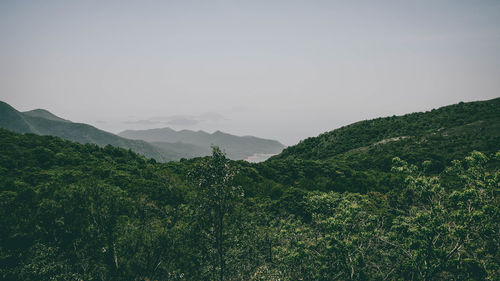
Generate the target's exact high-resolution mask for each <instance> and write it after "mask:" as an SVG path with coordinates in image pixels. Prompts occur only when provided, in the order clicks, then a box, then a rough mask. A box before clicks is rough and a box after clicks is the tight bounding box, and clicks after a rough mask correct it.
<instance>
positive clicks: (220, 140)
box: [118, 128, 284, 160]
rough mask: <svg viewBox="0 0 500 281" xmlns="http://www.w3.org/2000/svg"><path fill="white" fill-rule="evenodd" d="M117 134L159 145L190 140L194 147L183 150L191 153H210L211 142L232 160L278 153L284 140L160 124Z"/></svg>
mask: <svg viewBox="0 0 500 281" xmlns="http://www.w3.org/2000/svg"><path fill="white" fill-rule="evenodd" d="M118 135H119V136H121V137H125V138H129V139H136V140H144V141H147V142H151V143H154V144H155V145H158V146H160V147H166V146H169V145H171V144H172V143H184V144H189V145H192V146H196V147H197V148H196V149H192V150H188V151H186V153H191V154H192V155H194V156H205V155H209V154H210V146H212V145H216V146H219V147H220V148H221V149H223V150H224V151H225V152H226V154H227V157H228V158H230V159H233V160H240V159H246V158H248V157H251V156H254V155H257V154H267V155H271V154H277V153H280V152H281V151H282V150H283V148H284V145H283V144H281V143H279V142H278V141H275V140H269V139H262V138H257V137H252V136H235V135H231V134H227V133H223V132H221V131H216V132H214V133H213V134H210V133H207V132H204V131H190V130H181V131H175V130H173V129H170V128H161V129H150V130H127V131H123V132H121V133H119V134H118ZM168 143H169V144H168ZM186 158H188V157H186Z"/></svg>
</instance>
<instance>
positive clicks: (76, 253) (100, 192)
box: [0, 99, 500, 281]
mask: <svg viewBox="0 0 500 281" xmlns="http://www.w3.org/2000/svg"><path fill="white" fill-rule="evenodd" d="M490 105H493V107H491V106H490ZM494 106H496V108H498V99H496V100H492V101H487V102H480V103H471V104H459V105H455V106H451V107H447V108H444V109H439V110H435V111H431V112H430V113H429V112H428V113H422V114H416V115H418V116H421V117H422V118H423V119H428V118H427V117H425V116H427V115H426V114H435V113H433V112H436V111H440V112H441V114H438V115H433V116H432V118H434V119H439V118H440V116H441V115H445V116H447V117H446V118H445V117H442V118H445V119H446V120H448V119H449V120H456V122H455V123H453V122H452V121H450V122H449V124H451V125H449V126H445V127H444V129H441V130H439V129H440V128H441V127H439V126H438V125H436V127H439V128H437V129H436V130H434V129H426V130H423V131H422V132H421V133H418V132H417V131H418V130H417V129H414V130H408V129H406V128H404V127H405V126H401V127H397V128H399V129H397V128H396V127H395V129H394V130H395V131H397V132H391V131H389V130H385V129H384V126H382V125H380V126H379V127H377V128H379V129H380V130H382V131H383V132H385V133H377V132H378V131H377V130H378V129H377V130H375V131H373V132H369V133H367V134H368V135H372V134H373V135H377V136H376V137H368V136H366V137H361V136H363V135H364V134H365V133H366V132H367V130H366V128H364V127H363V128H360V129H359V130H360V131H359V132H358V131H356V130H354V131H352V134H351V133H350V134H351V136H352V139H353V144H352V145H351V144H345V148H342V149H341V148H338V149H336V148H333V146H331V145H330V144H329V143H328V141H327V138H326V139H325V141H324V143H322V142H320V141H319V139H323V138H324V137H325V135H322V136H320V137H319V138H318V139H314V138H313V139H309V140H307V141H304V142H303V143H301V144H299V145H298V146H297V147H298V148H295V147H292V148H290V149H287V152H286V153H284V155H280V156H278V157H275V158H273V159H271V160H269V161H266V162H264V163H258V164H250V163H247V162H244V161H231V160H228V159H226V157H225V156H224V154H223V153H222V152H221V151H220V150H219V149H214V150H213V152H212V156H211V157H204V158H196V159H191V160H183V161H180V162H170V163H166V164H164V163H157V162H156V161H155V160H151V159H147V158H145V157H143V156H140V155H138V154H136V153H134V152H132V151H130V150H125V149H122V148H116V147H112V146H106V147H99V146H97V145H92V144H85V145H83V144H78V143H74V142H70V141H66V140H63V139H60V138H58V137H51V136H39V135H35V134H24V135H22V134H17V133H14V132H10V131H7V130H4V129H0V221H1V223H2V227H1V228H0V279H1V280H12V281H16V280H498V276H500V235H499V234H500V202H499V198H500V197H499V195H500V142H498V141H497V140H498V134H499V130H498V122H495V120H497V119H498V111H494V109H495V108H494ZM471 107H472V108H476V110H472V109H470V108H471ZM453 108H455V109H453ZM459 108H462V109H464V110H465V109H467V108H468V109H467V110H465V111H455V110H458V109H459ZM453 112H455V113H453ZM458 112H461V113H460V114H458ZM454 115H456V116H454ZM408 116H412V115H408ZM408 116H403V117H395V118H392V119H391V120H393V119H395V120H397V119H398V118H403V119H405V118H409V117H408ZM471 116H472V117H471ZM473 116H476V117H473ZM432 118H429V119H432ZM381 120H385V121H381ZM460 120H462V121H460ZM369 122H375V123H377V122H389V119H387V120H386V119H377V120H374V121H363V122H361V123H357V124H354V125H353V126H360V125H359V124H365V125H363V126H368V125H369V124H370V123H369ZM408 122H409V123H408V126H413V125H412V124H413V123H412V122H410V121H408ZM436 122H437V121H436ZM447 122H448V121H443V122H442V123H439V122H437V123H439V124H444V125H446V124H448V123H447ZM389 123H390V122H389ZM396 123H397V122H396ZM426 126H427V125H426ZM429 126H430V125H429ZM417 127H418V126H417ZM348 128H349V127H345V128H344V129H341V130H348ZM433 128H434V127H433ZM349 130H352V128H351V129H349ZM398 130H399V131H398ZM354 132H357V133H354ZM434 133H435V134H434ZM328 134H331V135H335V134H340V133H339V132H335V131H333V132H331V133H328ZM328 134H327V135H328ZM356 136H359V137H356ZM403 136H405V137H406V138H402V137H403ZM396 137H400V138H399V139H394V140H387V139H388V138H396ZM343 138H344V140H345V141H349V139H350V138H348V137H347V136H343ZM358 138H359V139H362V138H366V139H367V140H366V141H365V140H359V139H358ZM334 139H335V138H332V139H331V140H329V141H333V140H334ZM368 139H369V141H368ZM383 140H386V141H383ZM312 143H315V144H319V143H322V144H323V145H316V146H314V147H316V149H317V151H320V150H322V149H326V148H328V150H330V149H331V150H332V151H335V152H332V153H331V154H329V155H328V157H323V154H321V153H319V152H318V153H319V154H314V153H311V154H307V152H306V151H307V150H308V149H312V146H311V148H309V147H308V148H307V149H306V148H304V146H305V145H306V144H312ZM300 147H302V148H301V149H302V150H301V149H299V148H300ZM299 151H302V152H300V153H299ZM292 152H293V153H292ZM315 153H316V152H315ZM314 155H316V156H314Z"/></svg>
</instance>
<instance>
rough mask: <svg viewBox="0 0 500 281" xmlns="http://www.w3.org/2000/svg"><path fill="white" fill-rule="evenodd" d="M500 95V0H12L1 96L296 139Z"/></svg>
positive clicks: (6, 8)
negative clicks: (364, 120)
mask: <svg viewBox="0 0 500 281" xmlns="http://www.w3.org/2000/svg"><path fill="white" fill-rule="evenodd" d="M498 96H500V1H498V0H495V1H480V0H477V1H470V0H464V1H459V0H455V1H445V0H430V1H423V0H415V1H403V0H396V1H333V0H330V1H312V0H304V1H292V0H287V1H272V0H265V1H256V0H248V1H235V0H231V1H208V0H205V1H189V0H184V1H123V0H120V1H102V0H101V1H70V0H64V1H42V0H39V1H26V0H23V1H18V0H15V1H8V0H1V1H0V100H3V101H5V102H7V103H9V104H11V105H12V106H14V107H15V108H17V109H18V110H22V111H24V110H30V109H34V108H44V109H48V110H49V111H51V112H53V113H55V114H56V115H59V116H60V117H63V118H66V119H69V120H72V121H75V122H84V123H89V124H92V125H95V126H97V127H99V128H101V129H105V130H108V131H111V132H115V133H116V132H119V131H121V130H123V129H127V128H136V129H137V128H154V127H166V126H169V127H173V128H176V129H182V128H187V129H204V130H208V131H214V130H217V129H219V130H222V131H226V132H229V133H233V134H238V135H255V136H260V137H267V138H274V139H278V140H280V141H282V142H283V143H284V144H287V145H290V144H294V143H296V142H297V141H299V140H300V139H303V138H306V137H308V136H315V135H318V134H319V133H322V132H325V131H329V130H332V129H334V128H337V127H339V126H342V125H346V124H349V123H351V122H355V121H359V120H363V119H368V118H373V117H379V116H388V115H393V114H403V113H407V112H413V111H422V110H428V109H431V108H434V107H439V106H443V105H447V104H452V103H457V102H459V101H473V100H484V99H490V98H495V97H498Z"/></svg>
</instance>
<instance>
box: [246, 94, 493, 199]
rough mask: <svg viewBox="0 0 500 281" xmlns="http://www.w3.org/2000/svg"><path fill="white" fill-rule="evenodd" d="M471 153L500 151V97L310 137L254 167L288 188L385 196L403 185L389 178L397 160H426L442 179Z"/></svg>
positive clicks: (391, 176)
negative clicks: (449, 167)
mask: <svg viewBox="0 0 500 281" xmlns="http://www.w3.org/2000/svg"><path fill="white" fill-rule="evenodd" d="M472 150H477V151H481V152H483V153H486V154H491V153H495V152H496V151H498V150H500V98H497V99H493V100H489V101H480V102H470V103H459V104H455V105H451V106H446V107H442V108H439V109H435V110H432V111H428V112H421V113H411V114H407V115H404V116H393V117H387V118H377V119H373V120H367V121H361V122H357V123H354V124H352V125H348V126H345V127H342V128H340V129H337V130H333V131H331V132H328V133H324V134H322V135H320V136H318V137H313V138H308V139H306V140H304V141H302V142H300V143H299V144H297V145H295V146H291V147H288V148H286V149H285V150H284V151H283V152H282V153H281V154H279V155H277V156H274V157H272V158H271V159H269V160H268V161H266V162H264V163H261V164H259V165H256V166H255V167H256V169H258V170H259V171H260V173H261V174H263V175H266V177H267V178H271V179H273V180H275V181H277V182H278V183H280V184H284V185H289V186H301V187H302V188H307V189H314V190H318V189H319V190H324V191H328V190H335V191H351V192H367V191H374V190H376V191H384V192H386V191H389V190H391V189H392V188H393V187H394V186H395V185H397V184H399V181H400V180H401V178H399V179H398V178H397V177H395V176H394V175H393V174H392V173H391V166H392V159H393V158H394V157H401V158H403V159H406V160H407V161H409V162H410V163H412V164H418V163H421V162H422V161H427V160H428V161H430V164H429V167H427V169H428V170H429V171H430V172H433V173H434V174H439V173H440V172H442V171H443V170H444V167H445V166H446V165H447V164H448V163H450V161H452V160H453V159H461V158H463V157H465V156H466V155H467V154H468V153H469V152H470V151H472ZM490 165H493V166H492V168H498V165H499V163H496V162H493V163H491V164H490Z"/></svg>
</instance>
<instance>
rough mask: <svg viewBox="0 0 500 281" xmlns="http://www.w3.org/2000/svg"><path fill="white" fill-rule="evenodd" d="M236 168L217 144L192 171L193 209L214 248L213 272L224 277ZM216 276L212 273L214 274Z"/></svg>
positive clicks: (236, 192) (235, 196)
mask: <svg viewBox="0 0 500 281" xmlns="http://www.w3.org/2000/svg"><path fill="white" fill-rule="evenodd" d="M235 174H236V169H235V167H233V166H232V165H231V164H230V162H229V160H228V159H227V158H226V156H225V154H224V152H222V151H221V150H220V149H219V148H218V147H216V146H214V147H212V156H211V157H208V158H206V159H205V161H202V162H201V163H200V164H199V165H197V166H196V167H195V169H193V171H192V172H191V179H192V181H193V183H194V184H195V185H196V188H197V189H196V191H195V193H196V209H197V210H196V211H197V217H198V219H199V220H200V223H201V226H202V231H204V232H206V234H207V236H208V239H209V241H210V244H212V249H214V250H215V253H216V257H215V263H213V264H212V270H213V271H212V272H213V274H217V273H218V274H217V275H218V279H219V280H220V281H222V280H224V269H225V264H226V259H225V258H226V248H227V245H226V240H227V232H228V231H227V224H228V215H230V214H231V212H232V211H233V210H234V207H235V205H236V203H237V201H238V198H240V197H242V196H243V192H242V189H241V188H240V187H237V186H235V185H233V179H234V176H235ZM214 277H215V276H214Z"/></svg>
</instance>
